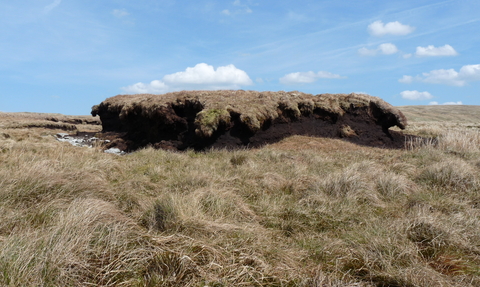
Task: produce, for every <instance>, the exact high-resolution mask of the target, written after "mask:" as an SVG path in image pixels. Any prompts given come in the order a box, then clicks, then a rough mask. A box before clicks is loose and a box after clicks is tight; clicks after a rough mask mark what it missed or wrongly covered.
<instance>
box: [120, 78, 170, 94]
mask: <svg viewBox="0 0 480 287" xmlns="http://www.w3.org/2000/svg"><path fill="white" fill-rule="evenodd" d="M122 90H124V91H125V92H127V93H129V94H162V93H166V92H168V90H169V88H168V86H167V85H166V84H165V83H164V82H162V81H159V80H154V81H151V82H150V84H144V83H136V84H133V85H131V86H128V87H123V88H122Z"/></svg>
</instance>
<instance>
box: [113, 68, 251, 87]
mask: <svg viewBox="0 0 480 287" xmlns="http://www.w3.org/2000/svg"><path fill="white" fill-rule="evenodd" d="M252 84H253V81H252V80H251V79H250V77H249V76H248V75H247V73H246V72H245V71H243V70H240V69H237V68H236V67H235V66H234V65H227V66H221V67H218V68H217V69H215V68H214V67H213V66H210V65H207V64H205V63H200V64H197V65H195V67H188V68H187V69H186V70H185V71H182V72H177V73H173V74H169V75H166V76H164V77H163V78H162V80H154V81H151V82H150V83H149V84H145V83H141V82H140V83H136V84H133V85H130V86H127V87H123V88H122V89H123V90H124V91H125V92H127V93H133V94H136V93H154V94H157V93H165V92H169V91H177V90H188V89H197V90H204V89H210V90H219V89H238V88H240V87H241V86H248V85H252Z"/></svg>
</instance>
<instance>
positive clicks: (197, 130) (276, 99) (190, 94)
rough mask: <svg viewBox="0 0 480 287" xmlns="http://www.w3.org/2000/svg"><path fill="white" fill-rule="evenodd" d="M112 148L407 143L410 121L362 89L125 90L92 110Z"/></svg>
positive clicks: (202, 147)
mask: <svg viewBox="0 0 480 287" xmlns="http://www.w3.org/2000/svg"><path fill="white" fill-rule="evenodd" d="M92 115H93V116H97V115H98V116H100V120H101V122H102V128H103V131H102V132H103V135H104V137H106V138H109V139H110V140H111V142H110V143H109V145H108V146H107V148H111V147H117V148H120V149H121V150H125V151H132V150H136V149H138V148H142V147H145V146H153V147H155V148H163V149H173V150H185V149H195V150H204V149H208V148H211V147H214V148H227V149H231V148H245V147H259V146H262V145H265V144H269V143H274V142H278V141H280V140H282V139H283V138H285V137H288V136H292V135H307V136H316V137H330V138H343V139H345V140H347V141H350V142H353V143H357V144H360V145H368V146H375V147H386V148H400V147H403V145H404V141H405V137H404V135H403V134H402V133H400V132H396V131H391V130H389V128H390V127H393V126H398V127H399V128H401V129H404V128H405V126H406V124H407V120H406V118H405V116H404V115H403V114H402V113H401V112H400V111H399V110H398V109H396V108H394V107H393V106H391V105H390V104H388V103H386V102H384V101H383V100H381V99H379V98H376V97H371V96H368V95H363V94H362V95H359V94H348V95H347V94H320V95H315V96H314V95H311V94H304V93H300V92H256V91H242V90H239V91H231V90H227V91H182V92H174V93H168V94H164V95H150V94H141V95H119V96H115V97H111V98H108V99H106V100H105V101H103V102H102V103H100V104H99V105H96V106H94V107H93V108H92Z"/></svg>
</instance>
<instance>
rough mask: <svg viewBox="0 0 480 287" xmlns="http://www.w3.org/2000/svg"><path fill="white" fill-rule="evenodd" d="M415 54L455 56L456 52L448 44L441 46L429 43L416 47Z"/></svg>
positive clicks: (423, 55) (420, 55) (421, 55)
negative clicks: (425, 45)
mask: <svg viewBox="0 0 480 287" xmlns="http://www.w3.org/2000/svg"><path fill="white" fill-rule="evenodd" d="M415 55H416V56H419V57H435V56H457V55H458V53H457V51H455V49H454V48H453V47H452V46H450V45H445V46H442V47H435V46H433V45H429V46H427V47H417V52H416V53H415Z"/></svg>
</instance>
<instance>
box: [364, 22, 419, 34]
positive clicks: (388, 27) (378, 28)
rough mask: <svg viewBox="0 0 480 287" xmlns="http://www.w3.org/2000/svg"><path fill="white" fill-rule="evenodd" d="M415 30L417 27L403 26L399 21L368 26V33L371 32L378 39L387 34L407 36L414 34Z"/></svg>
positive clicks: (375, 23)
mask: <svg viewBox="0 0 480 287" xmlns="http://www.w3.org/2000/svg"><path fill="white" fill-rule="evenodd" d="M414 30H415V27H411V26H409V25H403V24H402V23H400V22H398V21H395V22H389V23H387V24H383V22H382V21H380V20H379V21H375V22H373V23H372V24H370V25H368V31H369V32H370V34H371V35H373V36H377V37H381V36H384V35H387V34H391V35H407V34H410V33H412V32H413V31H414Z"/></svg>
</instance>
